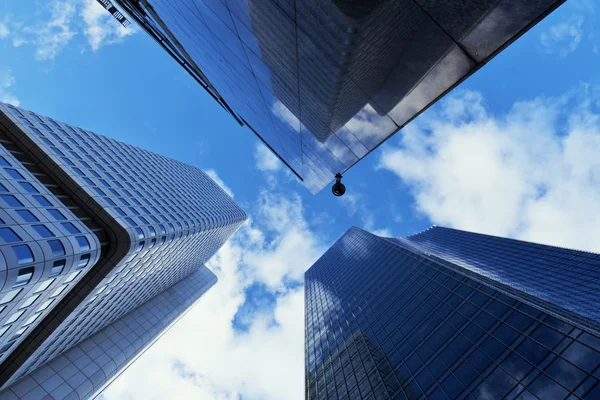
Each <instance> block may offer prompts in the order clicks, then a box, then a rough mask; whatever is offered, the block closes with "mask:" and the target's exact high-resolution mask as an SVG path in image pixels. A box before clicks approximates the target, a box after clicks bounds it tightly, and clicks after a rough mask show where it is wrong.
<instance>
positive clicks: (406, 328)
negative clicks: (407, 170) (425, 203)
mask: <svg viewBox="0 0 600 400" xmlns="http://www.w3.org/2000/svg"><path fill="white" fill-rule="evenodd" d="M434 230H435V229H434ZM451 235H452V230H445V229H440V230H439V231H438V234H437V236H436V237H435V239H433V238H431V242H432V243H433V242H437V244H438V245H439V247H438V249H441V250H439V252H440V253H441V255H440V258H439V259H438V258H435V257H432V256H434V255H435V254H436V253H435V252H431V253H425V252H423V251H420V250H418V249H416V248H415V247H413V246H412V245H411V244H410V243H407V242H410V240H411V238H410V237H409V238H408V240H407V241H405V242H402V241H398V240H394V239H387V238H381V237H378V236H375V235H372V234H370V233H368V232H365V231H362V230H360V229H358V228H352V229H350V230H349V231H348V232H347V233H346V234H345V235H344V236H343V237H342V238H340V239H339V240H338V241H337V242H336V243H335V244H334V245H333V246H332V247H331V248H330V249H329V250H328V251H327V252H326V253H325V254H324V255H323V256H322V257H321V258H320V259H319V260H318V261H317V262H316V263H315V264H314V265H313V266H312V267H311V268H310V269H309V270H308V271H307V272H306V274H305V285H306V287H305V307H306V321H305V327H306V332H305V334H306V335H305V336H306V338H305V339H306V340H305V350H306V353H305V354H306V359H305V362H306V376H305V384H306V398H307V399H310V400H315V399H358V398H361V399H426V398H428V399H566V398H569V399H571V398H572V399H580V398H589V399H593V398H598V397H597V396H598V395H599V394H600V384H599V379H600V337H599V336H598V334H597V333H598V331H597V330H593V329H586V328H585V327H582V326H581V325H579V324H578V323H576V322H575V321H572V320H570V319H569V315H570V314H569V313H568V312H566V313H565V314H564V315H560V316H555V315H551V314H550V312H549V311H548V310H546V309H544V308H542V307H537V306H532V305H531V304H527V303H526V302H524V301H521V300H520V299H518V298H516V297H515V296H512V295H508V294H506V293H503V292H502V291H500V290H498V289H496V288H495V287H493V285H489V284H487V283H482V281H480V280H478V279H477V278H476V276H475V275H473V276H468V275H466V274H463V273H460V272H459V271H460V270H461V269H460V268H452V267H451V264H450V262H448V261H447V260H443V257H442V256H443V246H444V240H443V239H448V237H449V236H451ZM468 235H469V236H468V237H467V238H465V237H463V238H462V239H461V240H462V241H463V243H464V244H465V245H466V246H470V245H474V244H478V243H480V244H483V243H485V245H486V246H487V247H488V249H490V254H494V252H493V251H492V250H493V248H494V246H495V245H496V242H494V241H489V237H487V236H484V235H477V234H468ZM416 236H417V237H418V236H419V235H416ZM495 239H497V240H498V242H497V243H498V246H499V247H501V245H502V244H503V243H504V242H503V241H502V240H501V239H500V238H495ZM510 243H512V245H513V246H512V247H511V246H503V247H501V248H502V253H504V254H510V253H513V252H514V253H516V254H520V253H519V250H518V246H517V244H518V243H520V242H516V241H512V242H510ZM541 247H547V246H541ZM551 249H552V248H548V250H551ZM574 253H580V252H574ZM484 254H485V252H481V260H483V255H484ZM494 260H495V258H492V257H491V256H490V258H489V259H488V260H487V264H488V265H494ZM441 261H445V262H446V264H445V263H443V262H441ZM488 268H489V267H488ZM564 268H566V267H564ZM490 269H491V268H490ZM557 269H558V267H557ZM595 306H596V308H598V307H599V306H600V304H598V302H596V304H595ZM551 311H552V312H554V311H556V310H551ZM569 396H571V397H569Z"/></svg>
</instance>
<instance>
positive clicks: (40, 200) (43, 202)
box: [33, 196, 52, 207]
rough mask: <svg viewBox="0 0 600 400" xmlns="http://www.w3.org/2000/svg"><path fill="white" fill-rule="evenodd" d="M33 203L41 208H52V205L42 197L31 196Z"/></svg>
mask: <svg viewBox="0 0 600 400" xmlns="http://www.w3.org/2000/svg"><path fill="white" fill-rule="evenodd" d="M33 198H34V199H35V201H37V202H38V204H39V205H40V206H42V207H52V203H50V202H49V201H48V200H46V198H45V197H44V196H33Z"/></svg>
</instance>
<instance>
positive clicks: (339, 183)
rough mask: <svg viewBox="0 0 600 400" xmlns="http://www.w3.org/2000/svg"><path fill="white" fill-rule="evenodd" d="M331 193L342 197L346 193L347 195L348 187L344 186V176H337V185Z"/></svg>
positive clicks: (335, 184) (334, 185)
mask: <svg viewBox="0 0 600 400" xmlns="http://www.w3.org/2000/svg"><path fill="white" fill-rule="evenodd" d="M331 191H332V192H333V194H334V195H336V196H342V195H343V194H344V193H346V186H344V184H343V183H342V174H340V173H337V174H335V183H334V184H333V186H332V187H331Z"/></svg>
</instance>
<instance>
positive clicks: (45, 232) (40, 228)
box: [31, 225, 54, 239]
mask: <svg viewBox="0 0 600 400" xmlns="http://www.w3.org/2000/svg"><path fill="white" fill-rule="evenodd" d="M31 227H32V228H33V230H34V231H36V232H37V234H38V235H40V237H42V238H44V239H46V238H50V237H54V234H53V233H52V232H51V231H50V229H48V228H46V225H32V226H31Z"/></svg>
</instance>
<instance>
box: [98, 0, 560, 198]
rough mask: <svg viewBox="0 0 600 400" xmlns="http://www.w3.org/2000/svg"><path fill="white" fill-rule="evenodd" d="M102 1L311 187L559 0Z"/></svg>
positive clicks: (375, 142)
mask: <svg viewBox="0 0 600 400" xmlns="http://www.w3.org/2000/svg"><path fill="white" fill-rule="evenodd" d="M112 2H113V3H115V4H117V5H119V6H120V7H121V8H122V9H123V10H124V11H125V12H126V14H128V16H129V18H131V19H132V20H135V21H136V22H137V23H138V24H139V25H140V26H141V27H142V28H143V29H144V30H145V31H146V32H147V33H148V34H150V35H151V36H152V37H153V38H154V39H156V40H157V42H158V43H159V44H160V45H161V46H162V47H163V48H164V49H165V50H166V51H167V52H168V53H169V54H170V55H171V56H173V58H174V59H175V60H177V61H178V62H179V63H180V64H181V65H182V67H183V68H185V69H186V70H187V71H188V72H189V73H190V74H191V75H192V76H193V77H194V78H195V79H196V80H197V81H198V83H199V84H200V85H202V87H204V89H206V91H207V92H208V93H209V94H210V95H211V96H212V97H213V98H214V99H215V100H216V101H217V102H218V103H219V104H220V105H221V106H222V107H223V108H224V109H225V110H227V111H228V112H229V113H230V114H231V115H232V116H233V117H234V118H235V119H236V120H237V121H238V122H239V123H240V125H247V126H248V127H249V128H250V129H251V130H252V131H253V132H254V133H255V134H256V135H257V136H258V137H259V138H260V139H261V140H262V141H263V142H264V143H265V144H266V145H267V146H268V147H269V148H270V149H271V150H272V151H273V152H274V153H275V154H277V155H278V156H279V158H280V159H281V160H282V161H283V162H284V163H285V164H286V165H287V166H288V167H289V168H290V169H291V170H292V171H293V172H294V173H295V174H296V175H297V176H298V177H299V178H300V179H301V180H302V181H303V183H304V185H305V186H306V187H307V188H308V189H309V190H310V191H311V192H313V193H316V192H318V191H319V190H321V189H322V188H323V187H325V186H326V185H328V184H329V183H330V182H331V181H332V180H333V179H334V176H335V174H336V173H343V172H344V171H346V170H347V169H348V168H350V167H351V166H352V165H354V164H355V163H357V162H358V161H360V160H361V159H362V158H363V157H365V156H366V155H367V154H368V153H369V152H370V151H372V150H373V149H375V148H376V147H377V146H378V145H380V144H381V143H382V142H383V141H385V140H386V139H387V138H388V137H390V136H391V135H392V134H394V133H395V132H397V131H398V130H399V129H401V128H402V127H403V126H405V125H406V124H407V123H408V122H410V121H411V120H412V119H413V118H414V117H416V116H417V115H418V114H419V113H421V112H422V111H423V110H424V109H426V108H427V107H428V106H429V105H430V104H432V103H433V102H435V101H436V100H438V99H439V98H440V97H442V96H444V95H445V94H446V93H447V92H448V91H450V90H451V89H452V88H454V87H455V86H456V85H458V84H459V83H460V82H462V81H463V80H464V79H466V78H467V77H469V76H470V75H471V74H472V73H474V72H475V71H476V70H477V69H479V68H480V67H481V66H483V65H485V64H486V63H487V62H488V61H489V60H491V59H492V58H493V57H494V56H496V55H497V54H499V53H500V52H501V51H503V50H504V49H505V48H506V46H508V45H510V44H511V43H512V42H513V41H514V40H516V39H517V38H519V37H520V36H521V35H523V34H524V33H525V32H526V31H527V30H529V29H530V28H531V27H532V26H534V25H535V24H536V23H537V22H539V21H540V20H542V19H543V18H544V17H545V16H546V15H548V14H549V13H550V12H552V11H553V10H554V9H556V8H557V7H558V6H559V5H560V4H562V3H563V2H564V0H535V1H532V0H443V1H441V0H353V1H350V0H302V1H294V0H194V1H191V0H144V1H138V0H112ZM101 3H102V4H104V5H105V7H107V6H108V8H110V6H109V5H108V4H107V3H108V0H102V1H101Z"/></svg>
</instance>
